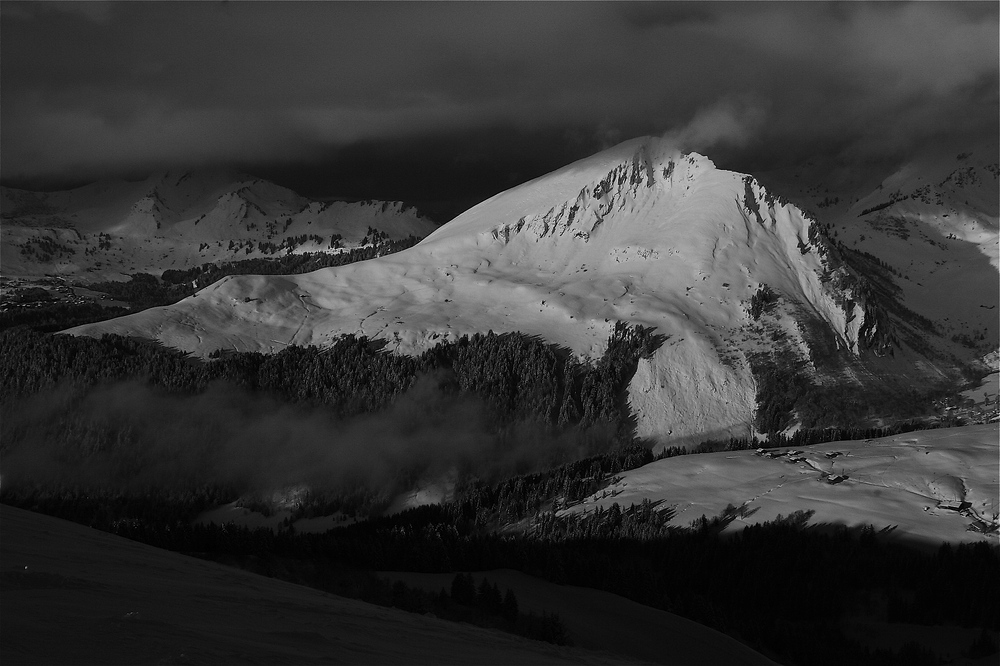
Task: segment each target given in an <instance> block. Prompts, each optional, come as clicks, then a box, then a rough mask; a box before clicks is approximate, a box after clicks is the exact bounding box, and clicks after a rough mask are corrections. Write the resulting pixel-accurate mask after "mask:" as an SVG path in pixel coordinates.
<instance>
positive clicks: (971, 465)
mask: <svg viewBox="0 0 1000 666" xmlns="http://www.w3.org/2000/svg"><path fill="white" fill-rule="evenodd" d="M768 453H770V452H768ZM774 453H776V454H778V455H777V456H776V457H773V458H772V457H769V456H768V455H760V454H757V453H755V452H753V451H733V452H721V453H709V454H701V455H692V456H681V457H676V458H667V459H665V460H660V461H657V462H654V463H650V464H649V465H646V466H644V467H640V468H638V469H634V470H631V471H628V472H624V473H622V475H621V477H620V479H619V480H617V481H616V482H615V483H613V484H611V486H609V487H608V488H607V489H606V490H604V491H601V492H600V493H598V494H597V495H595V496H593V497H590V498H587V499H585V500H584V501H583V502H582V503H580V504H577V505H575V506H573V507H571V508H570V509H566V510H565V511H568V512H570V513H579V512H584V511H592V510H593V509H594V508H595V507H597V506H604V507H605V508H607V507H609V506H610V505H611V504H613V503H618V504H619V505H621V506H623V507H628V506H629V505H631V504H641V503H642V501H643V500H645V499H649V500H650V501H654V502H657V501H659V502H662V504H661V505H660V506H661V507H663V508H666V507H674V508H675V509H676V511H677V515H676V517H675V518H674V522H675V523H677V524H679V525H687V524H689V523H690V522H691V521H693V520H697V519H698V518H700V517H701V516H702V515H704V516H707V517H709V518H712V517H714V516H717V515H719V514H721V513H722V512H723V510H724V509H725V508H726V506H727V505H730V504H731V505H733V506H734V507H737V508H740V509H744V510H745V512H746V516H745V517H741V518H737V519H736V521H734V522H733V523H732V524H731V525H730V527H729V528H728V529H730V530H733V529H740V528H741V527H743V526H745V525H749V524H754V523H760V522H764V521H769V520H774V519H775V518H776V517H777V516H778V514H782V515H785V516H787V515H789V514H791V513H792V512H794V511H799V510H802V511H815V514H814V515H813V516H812V519H811V521H810V523H812V524H822V523H834V524H844V525H849V526H860V525H866V524H870V525H872V526H874V527H875V529H879V530H881V529H886V528H890V529H894V530H895V534H896V535H898V536H908V537H915V538H919V539H929V540H932V541H949V542H952V543H958V542H966V541H987V542H990V543H993V544H996V543H997V536H998V533H997V528H998V525H1000V523H998V518H1000V485H998V483H1000V467H998V464H1000V438H998V430H997V425H996V424H990V425H978V426H967V427H964V428H947V429H941V430H925V431H918V432H910V433H905V434H902V435H896V436H893V437H883V438H880V439H870V440H864V441H848V442H831V443H828V444H819V445H815V446H808V447H803V448H802V449H800V450H797V451H794V452H793V451H791V450H790V449H780V450H776V451H775V452H774ZM838 477H846V479H843V480H841V481H839V482H836V483H831V481H837V480H838ZM972 525H976V526H978V527H986V528H987V529H988V530H992V533H991V534H989V535H987V534H983V533H982V532H980V531H975V530H971V531H970V529H969V528H970V526H972Z"/></svg>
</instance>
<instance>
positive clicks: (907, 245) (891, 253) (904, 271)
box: [796, 147, 1000, 367]
mask: <svg viewBox="0 0 1000 666" xmlns="http://www.w3.org/2000/svg"><path fill="white" fill-rule="evenodd" d="M796 194H798V195H799V196H797V197H796V200H802V201H805V202H806V205H807V206H809V207H810V208H813V209H814V210H816V211H818V213H819V214H820V217H821V219H822V220H824V221H826V222H828V223H830V224H831V226H832V227H833V229H834V232H835V233H836V234H837V238H838V240H840V241H841V242H843V243H844V244H845V245H847V246H848V247H851V248H856V249H858V250H860V251H863V252H867V253H870V254H872V255H874V256H877V257H878V258H879V259H881V260H882V261H883V262H885V263H886V264H887V265H888V266H890V267H891V268H892V270H893V272H894V274H895V282H896V284H897V285H898V286H899V287H900V289H901V294H900V301H901V302H902V303H904V304H905V305H906V307H908V308H909V309H911V310H913V311H914V312H916V313H918V314H920V315H922V316H924V317H926V318H928V319H930V320H931V321H933V322H934V323H935V325H936V326H937V327H938V329H939V331H940V333H941V334H942V335H944V336H945V337H949V338H951V337H955V338H956V339H957V340H959V341H961V342H962V343H963V345H964V346H965V347H966V348H967V349H968V350H970V351H972V352H975V353H978V354H979V355H980V356H986V355H987V354H989V353H990V352H994V367H995V357H996V354H995V352H996V350H997V348H998V346H1000V314H998V312H1000V310H998V306H1000V273H998V266H1000V233H998V232H1000V163H998V155H997V152H996V148H995V147H989V148H978V149H976V150H969V149H965V150H964V151H959V150H953V151H949V152H943V150H942V149H937V150H936V151H933V152H928V153H925V154H921V155H918V156H915V157H914V158H913V159H911V160H909V161H908V162H906V163H905V164H903V165H902V166H900V167H899V168H898V169H897V170H896V171H894V172H893V173H891V174H890V175H888V176H887V177H886V178H885V179H884V180H882V182H880V183H878V184H876V185H874V186H872V185H871V184H869V185H868V186H864V187H861V188H860V189H857V190H856V191H853V192H841V193H830V192H825V191H824V192H820V191H819V190H818V189H816V188H811V191H810V190H809V189H807V190H804V191H800V192H797V193H796Z"/></svg>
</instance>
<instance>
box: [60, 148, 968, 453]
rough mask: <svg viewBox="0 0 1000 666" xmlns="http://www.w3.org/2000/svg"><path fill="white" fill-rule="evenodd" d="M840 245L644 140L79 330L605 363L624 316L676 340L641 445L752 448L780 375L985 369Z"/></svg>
mask: <svg viewBox="0 0 1000 666" xmlns="http://www.w3.org/2000/svg"><path fill="white" fill-rule="evenodd" d="M828 233H829V228H828V227H827V226H825V225H823V224H821V223H820V222H818V221H817V220H815V219H814V218H813V217H812V216H810V215H808V214H806V213H804V212H803V211H802V210H801V209H799V208H798V207H796V206H794V205H793V204H791V203H789V202H787V201H784V200H782V199H781V198H780V197H778V196H776V195H774V194H772V193H771V192H770V191H768V190H767V189H766V188H764V186H763V185H761V184H760V183H759V182H758V181H757V179H756V178H754V177H753V176H749V175H746V174H739V173H735V172H730V171H724V170H721V169H718V168H716V167H715V165H714V163H712V161H711V160H710V159H708V158H706V157H704V156H701V155H698V154H693V153H692V154H686V155H685V154H682V153H681V152H680V151H678V150H676V149H675V148H674V147H673V146H671V145H670V144H669V143H668V142H667V141H665V140H662V139H656V138H649V137H645V138H640V139H633V140H631V141H627V142H625V143H622V144H619V145H618V146H615V147H613V148H611V149H609V150H607V151H603V152H601V153H598V154H597V155H594V156H592V157H590V158H585V159H583V160H579V161H577V162H574V163H573V164H570V165H567V166H566V167H564V168H562V169H559V170H557V171H555V172H553V173H551V174H549V175H547V176H543V177H541V178H538V179H535V180H533V181H530V182H528V183H525V184H523V185H521V186H518V187H515V188H512V189H510V190H507V191H506V192H503V193H500V194H498V195H496V196H494V197H491V198H490V199H487V200H486V201H484V202H482V203H481V204H479V205H477V206H474V207H473V208H471V209H469V210H468V211H467V212H466V213H463V214H462V215H459V216H458V217H457V218H455V219H454V220H453V221H452V222H449V223H448V224H446V225H444V226H442V227H440V228H439V229H437V230H436V231H434V232H433V233H431V234H430V235H429V236H428V237H427V238H425V239H424V240H423V241H422V242H421V243H419V244H417V245H416V246H414V247H413V248H410V249H408V250H405V251H403V252H400V253H397V254H395V255H392V256H388V257H382V258H379V259H376V260H372V261H367V262H361V263H359V264H354V265H351V266H345V267H338V268H334V269H324V270H320V271H317V272H315V273H310V274H306V275H300V276H286V277H261V276H240V277H230V278H226V279H224V280H222V281H220V282H218V283H216V284H214V285H212V286H210V287H208V288H206V289H205V290H203V291H201V292H199V293H198V294H196V295H195V296H193V297H191V298H189V299H186V300H185V301H182V302H181V303H178V304H176V305H175V306H171V307H168V308H159V309H156V310H151V311H146V312H142V313H138V314H136V315H131V316H129V317H125V318H122V319H118V320H112V321H109V322H102V323H98V324H92V325H87V326H83V327H79V328H77V329H73V330H71V331H69V332H71V333H74V334H84V335H99V334H101V333H104V332H114V333H121V334H129V335H140V336H143V337H150V338H153V339H157V340H159V341H161V342H163V343H164V344H167V345H169V346H173V347H177V348H180V349H184V350H186V351H190V352H193V353H196V354H199V355H202V356H207V355H208V354H209V353H211V352H213V351H216V350H218V349H235V350H238V351H263V352H268V351H276V350H277V349H280V348H282V347H284V346H287V345H290V344H297V345H308V344H314V345H319V346H323V345H326V344H330V343H331V342H332V341H333V340H334V339H336V337H338V336H339V335H341V334H344V333H353V334H360V335H365V336H368V337H371V338H380V339H384V340H386V342H387V343H388V348H389V349H391V350H395V351H397V352H402V353H418V352H420V351H422V350H424V349H427V348H429V347H430V346H433V345H434V344H436V342H437V341H439V340H455V339H457V338H459V337H460V336H462V335H466V334H472V333H475V332H485V331H487V330H494V331H497V332H514V331H518V332H522V333H525V334H528V335H538V336H540V337H541V338H543V339H545V340H548V341H550V342H554V343H556V344H559V345H562V346H565V347H568V348H569V349H570V350H571V351H572V352H573V353H575V354H577V355H579V356H581V357H589V358H595V357H596V356H598V355H599V354H601V353H602V351H603V345H604V344H605V341H606V340H607V337H608V334H609V332H610V331H611V329H612V328H613V326H614V325H615V322H617V321H623V322H627V323H631V324H636V325H643V326H648V327H655V328H657V330H658V333H660V334H662V335H664V336H666V339H667V342H666V343H665V344H664V345H662V346H661V347H660V349H658V350H657V351H656V352H655V354H654V355H653V357H652V358H650V359H642V360H640V362H639V367H638V369H637V371H636V374H635V376H634V377H633V380H632V383H631V385H630V388H629V394H628V398H629V401H630V404H631V406H632V408H633V411H634V413H635V414H636V416H637V419H638V428H637V434H639V435H640V436H645V437H651V438H653V439H657V440H659V441H664V442H666V441H676V440H678V439H684V438H693V437H700V436H704V435H706V434H712V435H726V434H729V435H739V436H743V435H746V434H748V431H750V430H752V429H753V427H754V425H753V423H754V415H755V412H756V411H757V408H758V403H759V394H760V392H761V386H760V382H761V377H762V375H761V370H760V369H761V368H762V367H764V366H765V365H767V364H768V363H769V364H771V365H774V364H776V363H777V364H779V365H780V364H781V363H786V362H787V361H788V360H789V359H794V360H795V364H797V365H803V366H804V369H803V370H802V371H801V372H802V373H803V376H804V377H805V378H806V379H807V380H808V381H813V382H814V383H819V384H824V383H827V384H829V383H837V382H841V383H843V382H847V383H849V384H850V383H854V384H865V383H866V382H867V383H870V382H872V381H876V380H878V378H879V375H880V374H890V375H893V376H896V377H898V378H900V379H901V380H902V381H903V382H904V384H906V385H909V386H913V385H916V384H919V383H921V382H928V381H931V382H938V383H940V382H943V381H955V380H956V378H957V377H958V376H959V374H960V372H961V370H962V368H963V367H964V366H965V364H967V363H970V362H974V359H972V358H970V355H969V354H968V353H967V350H963V348H961V346H960V345H957V344H955V343H954V342H952V341H950V340H947V339H944V338H942V337H941V336H939V335H936V334H935V333H934V332H933V331H932V330H930V329H927V327H926V326H923V324H922V323H921V320H920V317H919V316H917V315H914V313H912V312H910V311H909V310H908V309H907V308H906V307H905V306H903V305H901V304H900V303H898V302H896V301H895V300H894V297H893V294H894V293H895V291H894V290H895V289H898V288H897V287H895V286H894V285H893V283H892V276H891V275H888V274H886V275H877V272H876V271H873V269H871V267H868V266H867V265H865V264H864V263H863V262H861V261H860V260H859V259H858V258H857V257H849V255H850V253H851V251H850V250H848V249H844V248H843V247H842V246H841V245H840V244H838V243H837V242H835V241H834V240H832V239H831V238H830V236H829V235H828ZM873 280H874V281H873ZM767 294H771V295H772V297H773V300H771V301H770V302H767V303H763V304H761V300H762V299H763V300H768V297H766V295H767ZM755 299H756V300H755ZM755 303H756V304H757V305H755ZM758 306H759V307H758ZM781 354H784V355H785V356H784V357H782V358H783V359H784V360H779V359H778V356H780V355H781ZM786 364H787V363H786Z"/></svg>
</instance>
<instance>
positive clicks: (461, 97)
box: [0, 2, 1000, 201]
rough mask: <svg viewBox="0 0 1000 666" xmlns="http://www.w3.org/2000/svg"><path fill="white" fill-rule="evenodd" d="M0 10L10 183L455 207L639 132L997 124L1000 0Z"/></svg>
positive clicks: (877, 143) (701, 135)
mask: <svg viewBox="0 0 1000 666" xmlns="http://www.w3.org/2000/svg"><path fill="white" fill-rule="evenodd" d="M0 11H2V13H3V20H2V23H0V31H2V35H0V37H2V40H0V48H2V57H0V84H2V90H0V92H2V96H0V112H2V120H3V122H2V124H0V134H2V136H0V139H2V144H3V155H2V158H3V159H2V162H0V172H2V173H0V175H2V177H3V178H4V180H5V181H6V182H11V181H19V182H27V181H32V180H35V181H44V180H45V179H50V180H51V179H58V178H63V179H74V178H75V179H85V178H87V177H88V176H99V175H111V174H116V173H124V172H136V171H141V170H143V169H152V168H157V167H162V166H193V165H198V164H210V163H236V164H240V165H249V166H253V167H255V168H257V170H263V171H267V172H268V174H269V175H271V176H272V177H277V178H279V179H280V178H281V177H282V176H284V177H285V179H286V181H288V182H287V184H289V185H292V186H293V187H303V188H304V189H310V190H312V191H311V193H312V194H344V195H350V196H360V197H377V196H381V197H393V198H409V199H413V200H416V199H420V198H421V197H422V198H424V199H426V200H428V201H432V200H444V199H450V200H452V201H455V200H463V199H468V200H472V199H474V198H476V197H480V196H481V195H483V196H485V195H488V194H490V193H492V192H495V191H496V190H498V189H502V188H505V187H509V186H510V185H513V184H516V182H519V181H521V180H524V179H527V178H531V177H534V176H537V175H539V174H540V173H543V172H544V171H546V170H549V169H551V168H555V167H558V166H560V165H561V164H563V163H565V162H566V161H569V160H571V159H574V158H578V157H582V156H585V155H587V154H589V153H591V152H593V151H595V150H598V149H600V148H601V147H604V146H606V145H609V144H610V143H613V142H615V141H618V140H622V139H627V138H630V137H632V136H635V135H639V134H661V133H669V134H670V135H671V136H675V137H685V140H686V141H687V142H688V143H689V144H690V145H689V147H690V148H693V149H702V150H711V154H712V156H713V157H714V158H715V159H716V161H721V163H723V164H724V165H726V166H732V167H733V168H744V169H760V168H764V169H766V168H776V167H780V166H781V163H782V162H788V161H794V160H796V159H802V158H804V157H806V156H809V155H813V154H816V153H817V152H822V153H824V154H827V155H834V156H838V157H839V158H841V159H843V160H848V161H849V160H858V159H868V158H870V157H872V156H874V155H880V156H884V155H886V154H901V153H905V152H906V151H909V150H912V149H913V147H914V146H916V145H920V144H922V143H925V142H928V141H958V142H963V141H975V140H977V139H978V140H982V139H983V138H984V137H985V138H986V139H987V140H990V139H992V138H993V137H995V136H996V133H997V128H996V125H997V123H996V118H997V112H998V108H997V97H998V84H997V78H998V67H997V61H998V57H1000V53H998V36H997V35H998V5H997V4H996V3H941V4H937V3H909V4H902V3H824V4H820V3H736V4H728V3H697V4H687V3H636V4H627V3H579V4H578V3H225V4H216V3H164V2H161V3H108V4H101V3H83V4H79V3H69V4H60V3H27V4H21V3H11V2H4V3H3V5H2V9H0ZM382 156H384V157H385V158H386V159H388V160H391V162H389V163H386V162H385V161H381V162H380V161H379V160H378V159H376V157H382ZM307 181H308V182H307ZM413 193H416V195H417V196H413Z"/></svg>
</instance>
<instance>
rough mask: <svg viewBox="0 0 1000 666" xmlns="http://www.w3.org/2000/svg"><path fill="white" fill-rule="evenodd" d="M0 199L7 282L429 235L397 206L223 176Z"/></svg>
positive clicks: (421, 221)
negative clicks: (377, 235) (314, 196)
mask: <svg viewBox="0 0 1000 666" xmlns="http://www.w3.org/2000/svg"><path fill="white" fill-rule="evenodd" d="M0 194H2V198H0V207H2V213H3V235H2V242H0V253H2V254H0V265H2V270H3V274H4V275H5V276H8V277H10V276H30V275H42V274H53V273H55V274H60V275H80V274H97V275H114V274H123V273H132V272H136V271H141V272H152V273H159V272H161V271H163V270H165V269H167V268H175V269H183V268H190V267H192V266H198V265H201V264H203V263H205V262H210V261H228V260H238V259H246V258H250V257H266V256H272V255H275V254H284V253H285V251H286V250H288V248H291V249H292V250H293V251H297V252H303V251H323V250H326V251H329V250H332V249H334V248H335V247H337V246H346V247H351V246H357V245H359V244H361V243H363V242H364V241H365V239H366V236H368V235H369V229H370V228H371V229H375V230H378V231H379V232H381V233H383V234H384V235H385V236H386V237H387V238H391V239H402V238H406V237H408V236H410V235H414V236H417V237H418V238H422V237H424V236H426V235H427V234H429V233H431V232H432V231H433V230H434V229H435V228H436V227H435V225H434V224H433V223H431V222H430V221H429V220H427V219H425V218H422V217H420V216H419V214H417V212H416V211H415V210H414V209H412V208H406V207H404V206H403V205H402V204H400V203H399V202H382V201H373V202H362V203H347V202H320V201H313V200H311V199H308V198H305V197H302V196H299V195H298V194H296V193H295V192H293V191H292V190H289V189H287V188H284V187H280V186H278V185H275V184H274V183H270V182H268V181H265V180H261V179H259V178H254V177H252V176H247V175H246V174H240V173H237V172H232V171H224V170H216V171H196V172H191V171H185V172H176V173H174V172H167V173H158V174H154V175H152V176H150V177H149V178H147V179H146V180H144V181H140V182H126V181H109V182H101V183H95V184H92V185H87V186H84V187H81V188H78V189H75V190H69V191H64V192H50V193H42V192H27V191H23V190H14V189H10V188H2V192H0ZM334 234H336V235H337V236H339V238H338V239H337V241H338V242H334ZM368 240H369V241H371V240H372V239H371V238H369V239H368ZM262 244H264V245H265V247H263V248H262V247H261V245H262Z"/></svg>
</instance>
